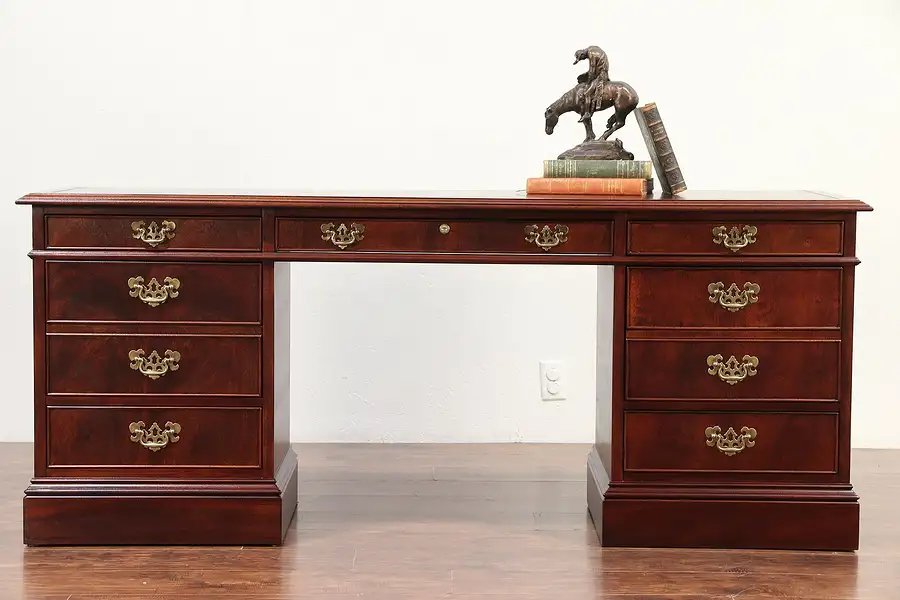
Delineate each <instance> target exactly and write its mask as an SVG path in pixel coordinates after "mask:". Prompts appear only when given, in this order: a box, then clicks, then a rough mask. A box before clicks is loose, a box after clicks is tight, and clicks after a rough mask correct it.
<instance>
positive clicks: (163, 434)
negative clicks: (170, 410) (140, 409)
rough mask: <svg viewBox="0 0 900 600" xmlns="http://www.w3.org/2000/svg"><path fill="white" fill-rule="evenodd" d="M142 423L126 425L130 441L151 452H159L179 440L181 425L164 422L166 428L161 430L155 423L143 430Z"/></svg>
mask: <svg viewBox="0 0 900 600" xmlns="http://www.w3.org/2000/svg"><path fill="white" fill-rule="evenodd" d="M144 427H146V425H144V422H143V421H137V422H136V423H131V424H130V425H128V431H130V432H131V441H132V442H137V443H138V444H140V445H141V446H143V447H144V448H146V449H147V450H150V451H151V452H159V451H160V450H161V449H163V448H165V447H166V446H168V445H169V442H171V443H173V444H174V443H175V442H177V441H178V440H180V439H181V438H180V437H178V434H179V433H181V425H179V424H178V423H173V422H172V421H166V428H165V429H161V428H160V426H159V424H158V423H156V421H154V422H153V425H151V426H150V427H149V428H147V429H144Z"/></svg>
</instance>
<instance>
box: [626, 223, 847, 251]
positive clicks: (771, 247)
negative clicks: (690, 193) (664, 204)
mask: <svg viewBox="0 0 900 600" xmlns="http://www.w3.org/2000/svg"><path fill="white" fill-rule="evenodd" d="M843 240H844V226H843V222H842V221H787V220H785V221H758V220H754V219H752V218H751V219H748V220H746V221H740V222H738V221H726V220H723V221H699V222H698V221H630V222H629V223H628V253H629V254H645V255H681V256H685V255H699V256H748V255H758V256H765V255H769V256H776V255H782V256H786V255H797V256H840V255H841V254H843V247H844V244H843Z"/></svg>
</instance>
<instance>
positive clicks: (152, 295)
mask: <svg viewBox="0 0 900 600" xmlns="http://www.w3.org/2000/svg"><path fill="white" fill-rule="evenodd" d="M180 287H181V282H180V281H179V280H178V279H176V278H174V277H166V278H165V279H163V283H160V282H158V281H157V280H156V277H152V278H151V279H150V283H148V284H147V285H144V278H143V277H129V278H128V289H129V290H131V291H130V292H128V295H129V296H131V297H132V298H138V299H140V301H141V302H143V303H144V304H149V305H150V306H159V305H160V304H162V303H163V302H165V301H166V300H168V299H169V298H177V297H178V288H180Z"/></svg>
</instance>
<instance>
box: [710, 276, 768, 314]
mask: <svg viewBox="0 0 900 600" xmlns="http://www.w3.org/2000/svg"><path fill="white" fill-rule="evenodd" d="M707 290H709V301H710V302H712V303H713V304H715V303H717V302H718V303H719V305H720V306H721V307H722V308H724V309H726V310H727V311H728V312H737V311H739V310H741V309H742V308H744V307H745V306H747V305H749V304H753V303H755V302H758V301H759V298H757V294H759V284H758V283H751V282H749V281H748V282H746V283H745V284H744V289H743V290H741V289H740V288H739V287H738V286H737V284H736V283H732V284H731V285H729V286H728V289H727V290H726V289H725V284H724V283H722V282H721V281H717V282H715V283H711V284H709V286H708V287H707Z"/></svg>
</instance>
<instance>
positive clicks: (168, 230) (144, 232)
mask: <svg viewBox="0 0 900 600" xmlns="http://www.w3.org/2000/svg"><path fill="white" fill-rule="evenodd" d="M131 230H132V231H134V233H133V234H132V236H131V237H133V238H135V239H138V240H141V241H142V242H146V243H147V244H149V245H150V247H151V248H156V247H157V246H159V245H160V244H162V243H163V242H164V241H166V240H171V239H172V238H173V237H175V223H173V222H172V221H163V222H162V226H160V225H157V223H156V221H150V225H146V224H145V223H144V222H143V221H133V222H132V223H131Z"/></svg>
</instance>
